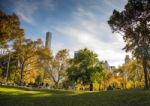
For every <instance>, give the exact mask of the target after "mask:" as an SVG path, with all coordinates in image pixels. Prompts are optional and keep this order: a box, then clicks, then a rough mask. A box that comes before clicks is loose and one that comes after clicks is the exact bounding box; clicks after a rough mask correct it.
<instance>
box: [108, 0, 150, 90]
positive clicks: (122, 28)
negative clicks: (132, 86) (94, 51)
mask: <svg viewBox="0 0 150 106" xmlns="http://www.w3.org/2000/svg"><path fill="white" fill-rule="evenodd" d="M108 24H109V25H110V27H111V29H112V30H113V32H117V33H120V34H121V35H122V36H123V39H124V41H125V42H126V46H125V47H124V49H125V50H126V51H127V52H128V51H131V52H132V54H133V56H135V57H136V58H137V59H140V60H142V65H143V71H144V79H145V88H146V89H147V88H148V75H147V62H148V60H149V59H150V1H149V0H128V3H127V4H126V5H125V9H124V10H123V11H122V12H119V11H117V10H114V11H113V14H112V16H111V17H110V19H109V21H108Z"/></svg>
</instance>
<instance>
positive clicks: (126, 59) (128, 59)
mask: <svg viewBox="0 0 150 106" xmlns="http://www.w3.org/2000/svg"><path fill="white" fill-rule="evenodd" d="M129 61H130V57H129V55H126V57H125V64H127V63H128V62H129Z"/></svg>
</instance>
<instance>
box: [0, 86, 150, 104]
mask: <svg viewBox="0 0 150 106" xmlns="http://www.w3.org/2000/svg"><path fill="white" fill-rule="evenodd" d="M0 106H150V91H144V90H135V91H134V90H126V91H103V92H73V91H56V90H29V89H21V88H13V87H11V88H8V87H0Z"/></svg>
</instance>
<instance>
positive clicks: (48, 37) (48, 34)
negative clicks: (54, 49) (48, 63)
mask: <svg viewBox="0 0 150 106" xmlns="http://www.w3.org/2000/svg"><path fill="white" fill-rule="evenodd" d="M51 40H52V33H51V32H46V41H45V47H46V48H49V49H51Z"/></svg>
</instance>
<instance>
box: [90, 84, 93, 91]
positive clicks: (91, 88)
mask: <svg viewBox="0 0 150 106" xmlns="http://www.w3.org/2000/svg"><path fill="white" fill-rule="evenodd" d="M89 89H90V91H93V83H90V88H89Z"/></svg>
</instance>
